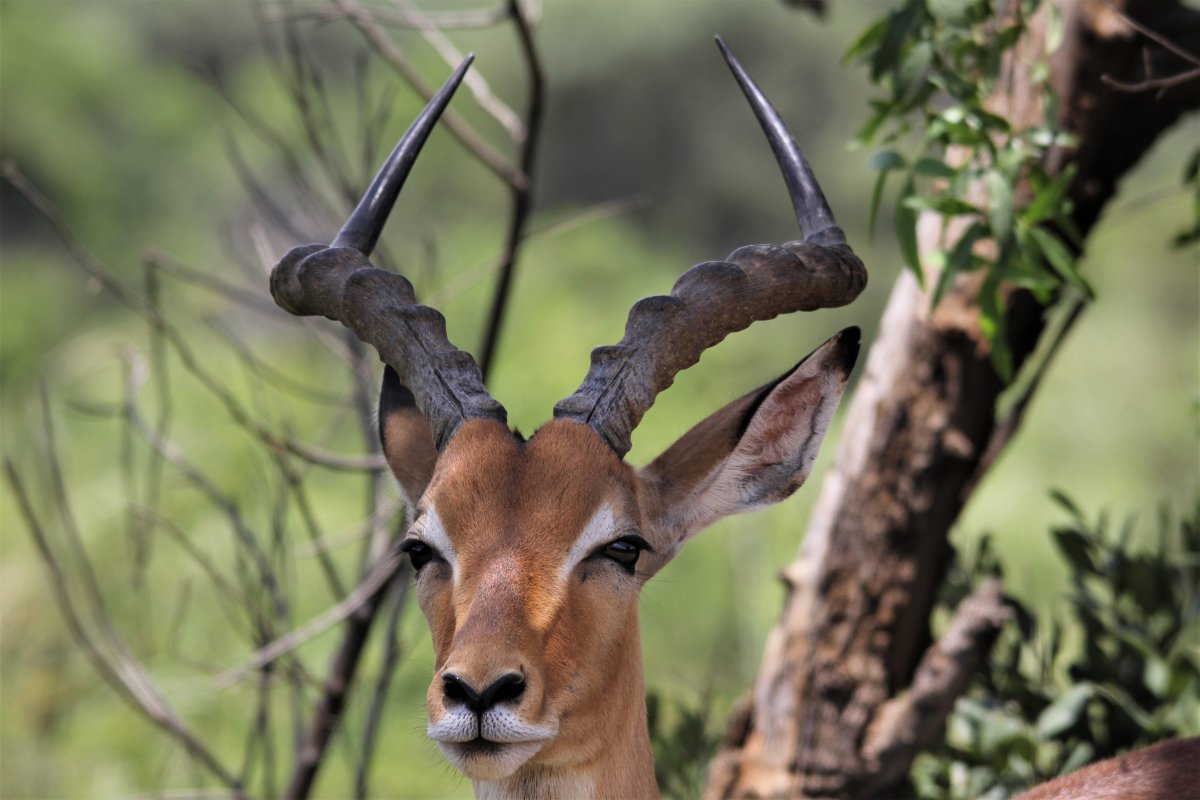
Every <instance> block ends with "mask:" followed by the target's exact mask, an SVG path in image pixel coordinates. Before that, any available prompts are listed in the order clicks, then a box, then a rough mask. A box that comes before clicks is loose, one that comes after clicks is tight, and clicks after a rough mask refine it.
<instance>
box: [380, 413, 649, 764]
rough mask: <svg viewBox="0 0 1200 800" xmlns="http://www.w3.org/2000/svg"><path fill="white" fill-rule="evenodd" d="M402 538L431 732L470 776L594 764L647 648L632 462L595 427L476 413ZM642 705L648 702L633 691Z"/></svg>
mask: <svg viewBox="0 0 1200 800" xmlns="http://www.w3.org/2000/svg"><path fill="white" fill-rule="evenodd" d="M417 515H418V516H417V517H416V519H415V520H414V522H413V525H412V527H411V529H410V530H409V532H408V534H407V536H406V538H405V540H404V543H403V548H404V550H406V551H407V553H408V555H409V558H410V559H411V561H412V564H413V566H414V567H415V568H416V569H417V597H418V599H419V602H420V605H421V610H422V611H423V612H424V613H425V616H426V618H427V619H428V621H429V627H430V630H431V632H432V634H433V643H434V650H435V653H436V666H435V671H434V675H433V680H432V682H431V683H430V686H429V693H428V706H429V727H428V731H429V736H430V737H431V738H432V739H433V740H434V741H436V742H437V743H438V746H439V747H440V748H441V750H442V752H443V753H444V754H445V755H446V758H447V759H448V760H449V761H450V762H451V763H452V764H453V765H454V766H456V767H457V768H458V769H460V770H461V771H462V772H464V773H465V774H466V775H467V776H469V777H471V778H473V779H476V780H495V779H498V778H503V777H506V776H508V775H510V774H512V773H513V772H514V771H515V770H516V769H517V768H518V767H520V766H521V765H522V764H524V763H525V762H526V761H528V760H529V759H531V758H533V757H534V756H535V755H536V756H537V762H538V763H542V764H551V765H553V764H556V763H567V762H578V761H586V760H588V758H590V757H591V756H593V755H594V753H592V752H589V751H590V750H592V749H594V748H596V747H598V746H602V743H601V742H598V741H597V739H596V738H595V736H594V735H593V734H594V732H595V731H596V730H597V729H598V728H599V727H607V726H603V725H602V724H601V723H602V719H600V718H602V717H603V716H604V715H605V714H606V713H610V710H611V707H612V705H611V704H612V700H613V699H614V698H613V697H612V693H613V691H614V690H615V689H616V688H617V687H615V686H614V685H613V682H612V680H611V676H613V675H616V674H619V673H621V672H624V671H626V670H625V669H624V663H623V662H626V661H629V660H630V659H631V658H633V659H634V661H633V663H634V666H635V667H636V666H637V664H638V661H637V651H638V632H637V594H638V589H639V588H640V585H641V580H642V576H641V574H640V571H639V562H641V561H642V558H643V556H644V551H645V550H646V549H647V548H648V546H649V545H648V543H647V542H646V540H645V539H644V538H642V535H641V533H640V524H639V518H638V515H637V498H636V492H635V484H634V482H633V480H632V476H631V474H630V471H629V469H628V467H626V466H625V465H624V464H622V463H621V462H620V460H619V459H617V458H616V456H615V455H613V453H612V452H611V451H610V450H609V449H608V448H607V447H606V446H605V445H604V444H603V443H602V442H601V441H600V439H599V438H598V437H597V436H596V435H595V434H594V433H592V432H591V431H590V430H589V429H588V428H587V427H585V426H582V425H578V424H576V423H572V422H559V423H551V424H550V425H548V426H546V427H545V428H543V429H542V430H541V431H539V432H538V433H537V435H535V436H534V437H533V438H532V439H530V440H529V441H528V442H520V441H519V440H518V439H517V438H516V437H515V436H514V435H513V434H512V433H510V432H509V431H508V430H507V429H506V428H504V427H503V426H501V425H498V424H496V423H494V422H490V421H474V422H470V423H467V424H465V425H464V426H463V428H462V429H461V430H460V431H459V432H458V433H457V434H456V435H455V437H454V439H453V441H452V442H451V444H450V446H449V447H448V448H447V449H446V451H445V452H444V453H443V454H442V456H441V458H440V459H439V461H438V466H437V470H436V472H435V474H434V476H433V479H432V481H431V483H430V485H429V488H428V490H426V492H425V493H424V497H423V498H422V500H421V502H420V504H419V506H418V510H417ZM639 700H640V698H639Z"/></svg>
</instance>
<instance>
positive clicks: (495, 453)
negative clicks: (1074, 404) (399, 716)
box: [381, 329, 858, 781]
mask: <svg viewBox="0 0 1200 800" xmlns="http://www.w3.org/2000/svg"><path fill="white" fill-rule="evenodd" d="M857 345H858V336H857V331H856V330H853V329H851V330H850V331H846V332H843V333H842V334H840V335H839V336H837V337H835V338H834V339H832V340H830V341H829V342H827V343H826V344H825V345H823V346H822V347H821V348H820V349H819V350H818V351H817V352H816V353H814V354H813V355H812V356H810V357H809V358H807V359H805V361H804V362H802V363H801V364H800V365H799V366H798V367H796V368H795V369H794V370H792V371H791V372H789V373H788V374H787V375H785V376H784V377H783V378H781V379H780V380H779V381H776V382H773V383H771V384H768V385H767V386H765V387H762V388H761V389H759V390H757V391H755V392H751V393H750V394H748V395H746V396H745V397H743V398H741V399H739V400H737V401H735V402H733V403H731V404H729V405H728V406H726V407H725V408H723V409H722V410H721V411H718V412H717V413H716V414H713V415H712V416H710V417H709V418H708V419H706V420H705V421H704V422H702V423H701V424H699V425H697V426H696V427H695V428H693V429H692V430H691V431H689V432H688V433H687V434H685V435H684V436H683V437H682V438H681V439H680V440H679V441H678V442H676V444H675V445H674V446H672V447H671V448H670V449H669V450H667V451H666V452H665V453H663V455H662V456H660V457H659V458H658V459H656V460H655V461H654V462H653V463H652V464H651V465H650V466H648V467H647V468H646V469H643V470H640V471H635V470H633V469H632V468H631V467H629V466H628V465H627V464H625V463H624V462H623V461H622V460H621V459H619V458H618V457H617V456H616V454H615V453H614V452H613V451H612V449H611V448H610V447H609V446H608V445H607V444H606V443H605V442H604V441H603V440H602V439H601V437H600V436H599V435H597V434H596V432H595V431H594V430H593V429H591V428H590V427H588V426H586V425H582V424H580V423H578V422H574V421H572V420H555V421H554V422H551V423H549V424H547V425H545V426H544V427H543V428H542V429H541V430H539V431H538V432H537V434H536V435H534V436H533V437H532V438H531V439H530V440H529V441H527V442H522V441H520V440H519V439H518V438H517V437H516V436H515V435H514V434H512V433H511V432H510V431H508V430H507V429H506V428H505V427H504V426H503V425H500V424H498V423H496V422H495V421H492V420H472V421H468V422H466V423H464V424H463V425H462V426H461V428H460V429H459V430H458V432H457V433H456V434H455V436H454V438H453V439H452V440H451V441H450V443H449V445H448V446H447V447H446V449H445V451H444V452H443V453H442V454H441V456H440V458H438V459H437V460H436V467H435V468H434V470H433V473H432V477H431V478H429V482H428V485H427V488H422V486H423V483H422V482H421V481H417V482H416V483H413V482H412V481H411V480H410V481H409V484H408V486H407V487H406V488H407V490H409V491H412V492H414V493H415V492H420V493H421V495H420V496H421V500H420V502H419V503H418V504H417V516H416V518H415V520H414V522H413V524H412V526H411V528H410V530H409V532H408V534H407V535H406V537H405V539H404V542H403V544H402V548H403V550H405V551H406V552H407V553H408V556H409V558H410V560H411V561H412V565H413V567H414V568H415V569H416V572H417V597H418V599H419V602H420V605H421V610H422V611H423V612H424V613H425V616H426V619H427V620H428V621H429V627H430V630H431V632H432V634H433V643H434V651H435V654H436V666H435V671H434V675H433V680H432V682H431V683H430V687H429V692H428V697H427V700H428V710H429V726H428V732H429V736H430V737H431V738H432V739H433V740H434V741H436V742H437V743H438V746H439V747H440V748H441V750H442V752H443V753H444V754H445V755H446V757H447V759H448V760H449V761H450V762H451V763H452V764H453V765H454V766H455V767H457V768H458V769H459V770H461V771H462V772H463V773H465V774H466V775H467V776H468V777H470V778H472V779H474V780H477V781H495V780H499V779H502V778H506V777H508V776H510V775H512V774H513V773H514V772H516V771H517V770H518V769H520V768H521V767H522V766H524V765H525V764H527V763H529V764H532V765H536V766H538V767H544V768H548V769H570V768H577V767H579V765H584V764H588V763H590V762H592V761H594V760H595V759H596V758H597V757H598V755H599V751H600V750H601V749H602V748H606V747H611V746H612V742H613V741H615V740H619V739H620V738H621V736H639V737H644V735H645V734H644V725H645V719H644V699H643V684H642V675H641V657H640V646H639V640H638V624H637V599H638V592H639V590H640V589H641V586H642V584H643V583H644V582H645V580H646V579H648V578H649V577H650V576H652V575H653V574H654V573H655V572H657V571H658V570H659V569H660V568H661V567H662V566H663V565H664V564H665V563H666V562H667V561H668V560H669V559H670V558H671V556H673V555H674V554H675V552H676V551H677V550H678V549H679V547H680V545H682V544H683V542H684V541H686V539H687V538H689V537H690V536H691V535H693V534H694V533H695V532H697V531H699V530H701V529H703V528H704V527H707V526H708V525H709V524H710V523H711V522H713V521H715V520H717V519H720V518H721V517H724V516H726V515H729V514H732V513H737V512H740V511H745V510H749V509H751V508H755V507H758V506H762V505H766V504H769V503H772V502H775V501H776V500H779V499H782V498H784V497H787V496H788V495H790V494H791V493H792V492H793V491H794V490H795V489H796V488H797V487H798V486H799V485H800V484H801V483H802V482H803V480H804V478H805V477H806V476H807V474H808V471H809V468H810V466H811V464H812V460H813V458H814V457H815V456H816V451H817V447H818V446H819V444H820V440H821V437H822V436H823V435H824V432H825V428H826V426H827V424H828V422H829V418H830V416H831V414H832V412H833V409H834V407H835V406H836V405H837V402H838V399H839V398H840V396H841V394H842V391H843V389H844V387H845V382H846V376H847V374H848V373H849V370H850V367H851V365H852V364H853V361H854V356H855V354H856V352H857ZM401 408H403V407H402V406H395V407H393V408H392V410H391V411H390V413H385V415H383V416H382V417H381V421H382V422H383V439H384V444H385V449H386V450H387V451H388V452H389V454H391V453H395V452H397V451H398V450H399V449H401V448H400V447H399V442H400V434H401V433H402V432H403V431H404V430H405V425H404V424H403V420H404V419H405V416H406V415H405V414H404V413H403V412H402V411H400V410H399V409H401ZM623 726H625V727H632V728H633V730H632V731H627V730H622V728H623ZM639 726H641V727H640V730H639V729H638V728H639Z"/></svg>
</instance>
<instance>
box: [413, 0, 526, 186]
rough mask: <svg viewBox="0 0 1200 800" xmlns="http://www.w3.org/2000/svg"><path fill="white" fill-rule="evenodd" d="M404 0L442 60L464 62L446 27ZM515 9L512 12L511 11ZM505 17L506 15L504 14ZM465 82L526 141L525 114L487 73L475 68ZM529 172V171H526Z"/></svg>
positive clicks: (512, 132) (500, 120) (503, 124)
mask: <svg viewBox="0 0 1200 800" xmlns="http://www.w3.org/2000/svg"><path fill="white" fill-rule="evenodd" d="M396 1H397V2H399V3H400V8H401V9H402V10H403V11H404V13H406V14H409V15H410V17H411V19H412V20H413V23H414V27H415V28H416V29H417V30H419V31H420V32H421V37H422V38H423V39H424V40H425V41H426V42H428V43H429V46H430V47H432V48H433V49H434V50H435V51H436V52H437V54H438V55H439V56H441V57H442V60H443V61H445V62H446V64H447V65H448V66H449V67H450V68H451V69H453V68H454V67H457V66H458V65H459V64H461V63H462V60H463V53H462V51H461V50H459V49H458V48H457V47H455V46H454V44H453V43H452V42H451V41H450V39H449V38H448V37H447V36H446V34H444V33H442V30H441V29H440V28H438V27H437V26H436V25H434V24H433V23H432V22H431V21H430V19H429V17H428V16H427V15H426V14H425V12H423V11H422V10H421V9H419V8H417V6H416V5H415V4H414V3H412V2H411V0H396ZM509 13H511V12H509ZM500 19H501V20H503V19H504V17H503V16H502V17H500ZM463 83H464V84H466V86H467V89H468V91H470V92H471V96H472V97H474V98H475V102H476V103H478V104H479V107H480V108H482V109H483V110H484V111H486V112H487V113H488V114H491V115H492V117H493V118H494V119H495V120H496V122H498V123H499V124H500V127H502V128H504V130H505V131H507V132H508V135H509V136H510V137H511V138H512V140H513V141H514V142H518V143H519V142H523V141H525V137H526V135H527V133H526V129H525V125H524V124H523V123H522V122H521V118H520V117H519V116H517V112H515V111H513V110H512V109H511V108H510V107H509V106H508V104H507V103H505V102H504V101H503V100H501V99H500V98H499V97H497V96H496V94H495V93H494V92H493V91H492V87H491V86H489V85H488V82H487V79H486V78H485V77H483V73H482V72H480V71H477V70H472V71H470V72H468V73H467V74H466V77H465V78H463ZM526 174H528V172H526Z"/></svg>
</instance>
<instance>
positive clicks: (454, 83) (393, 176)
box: [329, 54, 475, 256]
mask: <svg viewBox="0 0 1200 800" xmlns="http://www.w3.org/2000/svg"><path fill="white" fill-rule="evenodd" d="M474 60H475V56H474V54H468V55H467V57H466V58H464V59H463V62H462V63H461V64H459V65H458V69H456V70H454V72H453V73H452V74H451V75H450V77H449V78H448V79H447V80H446V85H445V86H443V87H442V88H441V89H440V90H439V91H438V93H437V94H435V95H434V96H433V97H431V98H430V99H429V102H428V103H427V104H426V105H425V108H424V109H422V111H421V113H420V114H418V115H417V118H416V119H415V120H413V123H412V125H409V126H408V130H407V131H405V133H404V136H402V137H401V138H400V141H399V142H397V143H396V147H395V149H393V150H392V154H391V155H390V156H388V159H387V161H385V162H383V166H382V167H380V168H379V172H378V173H376V175H375V179H374V180H372V181H371V185H370V187H368V188H367V191H366V193H365V194H364V195H363V197H362V200H359V201H358V206H357V207H356V208H355V209H354V213H352V214H351V215H350V218H349V219H348V220H346V224H345V225H343V226H342V229H341V230H340V231H338V235H337V236H336V237H334V240H333V243H332V244H330V245H329V246H330V247H353V248H354V249H355V250H358V251H359V252H360V253H362V254H363V255H364V256H369V255H371V251H372V250H374V249H375V243H376V242H377V241H379V234H380V232H381V231H382V230H383V224H384V223H385V222H387V218H388V214H390V213H391V212H392V206H393V205H395V203H396V198H397V197H399V196H400V189H402V188H403V187H404V181H405V180H406V179H407V178H408V173H409V172H411V171H412V167H413V164H415V163H416V161H417V156H418V155H420V153H421V148H422V147H424V146H425V140H426V139H428V138H429V134H430V132H431V131H432V130H433V127H434V126H435V125H437V122H438V120H439V119H441V117H442V112H443V111H445V110H446V106H448V105H450V98H452V97H454V92H455V90H457V89H458V85H459V84H460V83H462V80H463V78H464V77H465V76H466V74H467V70H468V69H470V68H471V62H473V61H474Z"/></svg>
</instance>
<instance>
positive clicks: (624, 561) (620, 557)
mask: <svg viewBox="0 0 1200 800" xmlns="http://www.w3.org/2000/svg"><path fill="white" fill-rule="evenodd" d="M650 549H651V548H650V545H649V543H648V542H647V541H646V540H645V539H643V538H642V537H640V536H638V535H636V534H631V535H629V536H622V537H621V538H620V539H617V540H616V541H613V542H609V543H608V544H606V545H604V546H603V547H601V548H600V549H599V550H598V551H596V555H598V556H604V557H605V558H607V559H610V560H612V561H615V562H617V563H618V564H620V565H621V566H622V567H624V568H625V570H626V571H627V572H628V573H629V574H630V575H632V574H633V568H634V567H635V566H637V562H638V557H639V556H641V554H642V551H643V550H650Z"/></svg>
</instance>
